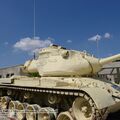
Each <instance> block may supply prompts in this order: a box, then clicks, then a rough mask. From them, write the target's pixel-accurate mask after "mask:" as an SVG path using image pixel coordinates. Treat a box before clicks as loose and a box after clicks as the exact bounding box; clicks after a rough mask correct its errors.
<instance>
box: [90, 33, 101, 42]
mask: <svg viewBox="0 0 120 120" xmlns="http://www.w3.org/2000/svg"><path fill="white" fill-rule="evenodd" d="M101 39H102V36H101V35H98V34H97V35H95V36H93V37H91V38H89V39H88V40H89V41H97V40H101Z"/></svg>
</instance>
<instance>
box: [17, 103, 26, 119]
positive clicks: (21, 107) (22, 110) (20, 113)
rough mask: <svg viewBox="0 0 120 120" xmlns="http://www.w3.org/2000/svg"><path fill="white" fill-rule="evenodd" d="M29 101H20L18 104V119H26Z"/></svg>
mask: <svg viewBox="0 0 120 120" xmlns="http://www.w3.org/2000/svg"><path fill="white" fill-rule="evenodd" d="M27 105H28V104H27V103H19V104H18V106H17V113H16V116H17V120H24V119H25V115H26V114H25V112H26V111H25V109H26V107H27Z"/></svg>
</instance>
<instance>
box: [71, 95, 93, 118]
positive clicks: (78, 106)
mask: <svg viewBox="0 0 120 120" xmlns="http://www.w3.org/2000/svg"><path fill="white" fill-rule="evenodd" d="M89 100H90V99H89ZM89 100H87V99H86V98H84V97H78V98H76V99H75V101H74V102H73V105H72V110H73V114H74V117H75V118H76V120H93V119H92V118H93V115H94V108H92V106H91V103H90V102H89Z"/></svg>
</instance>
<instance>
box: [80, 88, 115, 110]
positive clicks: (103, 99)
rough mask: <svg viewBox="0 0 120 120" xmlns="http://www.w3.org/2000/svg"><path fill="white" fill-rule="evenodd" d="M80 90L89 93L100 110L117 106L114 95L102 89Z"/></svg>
mask: <svg viewBox="0 0 120 120" xmlns="http://www.w3.org/2000/svg"><path fill="white" fill-rule="evenodd" d="M80 90H82V91H84V92H85V93H87V94H88V95H89V96H90V97H91V98H92V99H93V101H94V102H95V104H96V106H97V108H98V109H103V108H106V107H108V106H112V105H114V104H115V101H114V99H113V97H112V95H111V94H109V93H108V92H107V91H106V90H103V89H100V88H82V89H80Z"/></svg>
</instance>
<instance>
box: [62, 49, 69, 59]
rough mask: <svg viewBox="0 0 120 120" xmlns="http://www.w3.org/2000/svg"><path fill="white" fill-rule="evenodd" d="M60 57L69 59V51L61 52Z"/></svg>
mask: <svg viewBox="0 0 120 120" xmlns="http://www.w3.org/2000/svg"><path fill="white" fill-rule="evenodd" d="M61 56H62V57H63V58H65V59H66V58H68V57H69V51H67V50H66V51H62V53H61Z"/></svg>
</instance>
